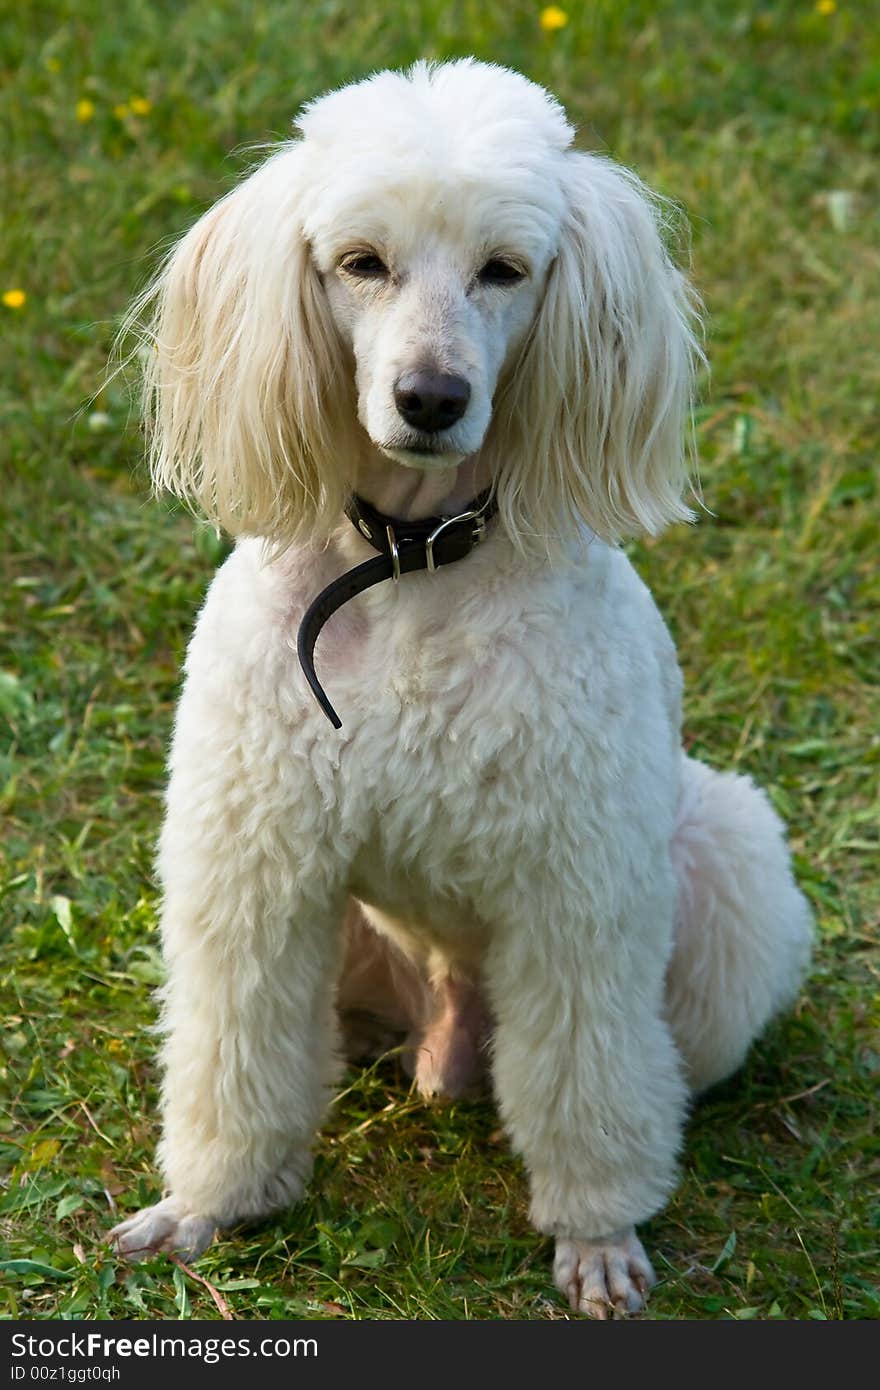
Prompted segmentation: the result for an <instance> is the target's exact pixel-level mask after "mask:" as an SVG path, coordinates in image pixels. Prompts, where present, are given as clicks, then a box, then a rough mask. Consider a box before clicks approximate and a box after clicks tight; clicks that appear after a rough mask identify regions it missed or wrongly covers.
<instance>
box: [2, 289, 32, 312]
mask: <svg viewBox="0 0 880 1390" xmlns="http://www.w3.org/2000/svg"><path fill="white" fill-rule="evenodd" d="M3 303H4V304H5V305H6V307H7V309H23V308H24V306H25V304H26V303H27V295H26V294H25V292H24V290H7V291H6V293H5V294H4V295H3Z"/></svg>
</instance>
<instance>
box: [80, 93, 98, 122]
mask: <svg viewBox="0 0 880 1390" xmlns="http://www.w3.org/2000/svg"><path fill="white" fill-rule="evenodd" d="M94 114H95V103H94V102H93V101H89V99H88V97H80V99H79V101H78V102H77V103H76V119H77V120H78V121H79V123H80V125H85V123H86V121H90V120H91V119H92V117H93V116H94Z"/></svg>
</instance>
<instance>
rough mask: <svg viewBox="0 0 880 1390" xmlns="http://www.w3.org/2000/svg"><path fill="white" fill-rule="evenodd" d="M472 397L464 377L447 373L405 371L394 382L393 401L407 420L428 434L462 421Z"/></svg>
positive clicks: (446, 428)
mask: <svg viewBox="0 0 880 1390" xmlns="http://www.w3.org/2000/svg"><path fill="white" fill-rule="evenodd" d="M470 398H471V388H470V386H469V385H468V383H467V382H466V381H465V379H464V377H461V376H450V375H449V374H448V373H446V372H429V371H421V372H404V374H403V376H400V377H398V378H397V381H396V382H395V383H394V404H395V405H396V406H397V409H398V411H399V412H400V414H401V415H402V416H403V418H404V420H405V421H406V423H407V424H408V425H412V426H413V427H414V428H415V429H417V430H425V431H426V432H429V433H434V432H435V431H437V430H448V429H449V427H450V425H454V424H455V422H456V420H460V419H461V417H462V415H464V412H465V411H466V410H467V403H468V401H469V400H470Z"/></svg>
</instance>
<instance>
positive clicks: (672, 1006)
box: [667, 757, 812, 1091]
mask: <svg viewBox="0 0 880 1390" xmlns="http://www.w3.org/2000/svg"><path fill="white" fill-rule="evenodd" d="M672 858H673V863H674V865H675V868H676V872H677V875H678V882H679V917H678V927H677V932H676V941H675V947H674V951H673V955H672V959H671V961H670V964H669V968H668V973H667V1007H668V1018H669V1023H670V1027H671V1028H672V1033H673V1036H674V1038H675V1040H676V1042H677V1044H678V1047H679V1049H680V1051H681V1053H682V1056H683V1057H684V1059H685V1063H686V1067H687V1076H688V1080H689V1082H690V1085H691V1087H692V1088H693V1090H694V1091H703V1090H705V1089H706V1088H707V1087H708V1086H711V1085H713V1084H714V1083H715V1082H717V1081H721V1080H723V1079H724V1077H726V1076H729V1075H730V1073H731V1072H733V1071H735V1070H736V1069H737V1067H739V1066H740V1064H741V1063H742V1061H743V1059H744V1058H745V1055H746V1052H747V1051H748V1048H749V1046H750V1044H751V1043H752V1042H753V1041H754V1039H755V1038H756V1037H757V1036H758V1035H759V1034H760V1033H761V1031H762V1030H763V1028H764V1027H765V1026H766V1024H767V1023H768V1022H769V1020H770V1019H771V1018H772V1017H773V1016H774V1015H775V1014H777V1013H778V1012H779V1011H780V1010H782V1009H784V1008H785V1007H786V1006H787V1005H789V1004H790V1003H791V1002H792V1001H793V1000H794V998H795V995H796V994H797V991H798V988H799V986H800V984H801V981H802V980H803V977H804V974H805V972H806V969H807V966H808V963H809V957H810V945H811V940H812V918H811V913H810V909H809V907H808V906H807V902H806V899H805V898H804V897H803V894H802V893H801V892H800V890H799V889H798V887H797V885H796V884H795V881H794V878H793V876H792V871H791V860H790V855H789V851H788V847H787V845H786V842H785V836H784V829H783V826H782V823H781V821H780V820H779V817H778V816H777V815H776V812H775V811H774V810H773V808H772V807H771V805H770V802H769V801H768V799H767V797H766V795H765V794H764V793H763V792H762V791H759V790H758V788H757V787H755V785H754V784H753V783H752V782H751V781H750V780H749V779H748V778H747V777H742V776H739V775H737V774H734V773H730V772H725V773H719V772H715V771H713V770H712V769H711V768H708V767H705V766H704V765H703V764H702V763H698V762H695V761H694V760H693V759H691V758H686V757H685V758H683V768H682V790H681V801H680V805H679V814H678V822H677V826H676V831H675V835H674V838H673V841H672Z"/></svg>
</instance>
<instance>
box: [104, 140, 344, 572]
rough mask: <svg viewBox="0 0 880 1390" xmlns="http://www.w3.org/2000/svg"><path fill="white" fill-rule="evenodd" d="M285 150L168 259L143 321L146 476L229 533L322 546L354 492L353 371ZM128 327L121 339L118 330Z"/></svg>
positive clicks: (296, 173)
mask: <svg viewBox="0 0 880 1390" xmlns="http://www.w3.org/2000/svg"><path fill="white" fill-rule="evenodd" d="M301 182H302V180H301V177H300V160H299V150H298V148H297V147H296V146H288V147H285V148H284V149H282V150H281V151H280V152H279V153H277V154H276V155H274V156H273V157H272V158H270V159H269V160H268V161H267V162H266V163H265V164H264V165H263V166H262V167H261V168H260V169H258V170H257V171H256V173H254V174H252V175H251V176H250V178H248V179H247V180H246V181H245V182H244V183H243V184H241V185H240V186H239V187H238V188H237V189H235V190H234V191H233V192H232V193H230V194H228V195H227V197H226V198H224V199H223V200H222V201H221V202H219V203H218V204H217V205H216V206H215V207H213V208H212V209H211V210H210V211H209V212H208V213H206V214H205V216H204V217H202V218H201V220H200V221H199V222H197V223H196V225H195V226H194V227H193V228H192V229H191V230H190V231H189V233H188V234H187V235H186V236H185V237H184V238H183V240H182V241H181V242H180V243H179V245H178V246H177V247H176V248H175V249H174V251H173V252H172V253H171V255H170V257H169V258H168V260H167V262H166V264H165V265H164V267H163V268H162V270H161V271H160V273H159V275H158V276H157V278H156V280H155V282H154V283H153V284H152V285H151V286H150V287H149V288H148V289H147V290H146V291H145V292H144V294H143V295H142V296H141V297H140V299H139V301H138V302H137V303H136V304H135V306H134V308H133V310H132V313H131V314H130V316H129V323H128V326H129V327H130V326H131V325H132V324H134V323H144V321H145V320H146V322H145V324H144V330H143V334H144V337H145V338H146V348H147V350H146V351H145V352H144V353H143V357H144V360H145V384H144V397H145V407H146V410H145V414H146V420H147V429H148V436H149V447H150V462H151V467H152V474H153V480H154V483H155V485H156V487H157V488H165V489H168V490H170V491H171V492H173V493H175V494H176V495H177V496H179V497H182V498H185V499H186V500H188V501H190V502H191V503H195V504H197V505H198V506H199V507H200V508H201V509H202V510H203V511H204V513H205V515H206V516H208V517H209V518H210V519H211V520H212V521H214V522H215V523H216V524H218V525H220V526H222V527H223V528H224V529H225V530H227V531H229V532H230V533H231V534H233V535H237V534H250V535H259V536H263V537H266V538H268V539H270V540H271V541H273V542H275V543H278V544H282V545H283V544H285V543H287V542H288V541H291V540H294V539H297V538H301V537H305V536H308V537H310V538H312V539H321V538H322V537H323V536H326V535H327V534H329V532H330V530H331V529H332V527H333V525H335V524H336V522H337V519H338V516H339V513H340V511H341V509H342V507H343V505H344V502H345V499H346V497H347V495H348V492H349V491H350V485H351V480H350V479H349V478H348V477H347V476H346V464H347V462H349V461H351V460H353V459H354V457H355V450H354V449H353V448H352V445H351V441H350V438H349V437H348V436H349V432H350V430H351V428H352V426H351V422H352V421H353V420H354V418H355V415H354V404H353V402H352V400H351V386H350V383H349V377H350V373H347V372H345V371H343V370H342V369H341V362H340V352H341V347H340V344H339V343H338V341H337V336H336V332H335V328H334V326H333V324H332V320H331V319H330V317H329V312H328V310H327V308H326V306H325V300H324V295H323V291H322V289H321V285H320V281H319V279H318V275H317V271H316V270H315V268H314V266H313V265H312V262H311V257H310V254H309V248H308V246H307V245H306V243H305V241H304V239H303V236H302V234H301V231H300V221H301V216H300V214H299V213H298V204H299V201H300V199H301V197H302V189H301V187H300V184H301ZM124 331H125V330H124Z"/></svg>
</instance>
